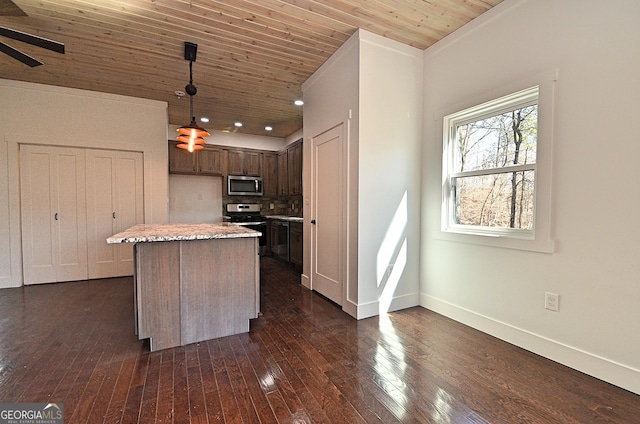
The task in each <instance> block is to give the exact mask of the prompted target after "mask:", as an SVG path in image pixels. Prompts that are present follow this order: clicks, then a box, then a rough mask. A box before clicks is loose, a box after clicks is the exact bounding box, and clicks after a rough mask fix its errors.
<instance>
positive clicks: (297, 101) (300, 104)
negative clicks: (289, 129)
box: [293, 99, 304, 106]
mask: <svg viewBox="0 0 640 424" xmlns="http://www.w3.org/2000/svg"><path fill="white" fill-rule="evenodd" d="M293 104H294V105H296V106H302V105H303V104H304V102H303V101H302V100H299V99H298V100H295V101H294V102H293Z"/></svg>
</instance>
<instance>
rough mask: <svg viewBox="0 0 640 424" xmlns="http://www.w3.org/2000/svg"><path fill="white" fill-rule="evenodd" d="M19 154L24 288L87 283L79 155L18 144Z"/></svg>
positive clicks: (82, 169) (73, 151)
mask: <svg viewBox="0 0 640 424" xmlns="http://www.w3.org/2000/svg"><path fill="white" fill-rule="evenodd" d="M20 153H21V154H20V158H21V159H20V165H21V173H20V183H21V188H20V201H21V213H22V254H23V269H24V283H25V284H36V283H50V282H55V281H73V280H84V279H86V278H87V234H86V225H85V219H86V218H85V217H86V204H85V195H84V193H85V159H84V152H83V151H82V150H80V149H72V148H61V147H50V146H31V145H22V146H21V150H20Z"/></svg>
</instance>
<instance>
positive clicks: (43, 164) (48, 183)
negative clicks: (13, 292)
mask: <svg viewBox="0 0 640 424" xmlns="http://www.w3.org/2000/svg"><path fill="white" fill-rule="evenodd" d="M20 157H21V164H20V165H21V166H20V171H21V173H20V185H21V192H20V205H21V214H22V258H23V259H22V260H23V263H24V265H23V270H24V283H25V284H33V283H42V282H51V281H56V267H55V263H56V260H55V259H54V251H53V245H54V242H53V222H54V214H55V213H56V212H55V211H54V208H53V206H52V204H51V189H52V187H53V185H54V184H55V181H54V174H53V164H52V163H51V162H52V161H53V160H54V158H52V154H51V153H50V152H47V151H38V149H37V148H36V147H35V146H22V148H21V156H20Z"/></svg>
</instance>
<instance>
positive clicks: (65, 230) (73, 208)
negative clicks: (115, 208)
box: [54, 149, 88, 281]
mask: <svg viewBox="0 0 640 424" xmlns="http://www.w3.org/2000/svg"><path fill="white" fill-rule="evenodd" d="M64 150H65V151H63V152H60V153H59V154H58V155H57V158H56V159H57V160H56V162H55V166H56V169H55V173H56V177H57V178H56V182H57V184H56V186H55V188H56V190H55V191H54V193H55V196H56V199H55V202H56V203H57V213H58V219H57V221H55V224H57V225H54V241H55V242H56V244H57V249H54V251H55V250H57V251H58V252H60V253H59V258H58V267H57V268H58V271H57V280H58V281H73V280H86V279H87V276H88V275H87V233H86V215H87V212H86V203H85V172H84V171H85V166H84V165H85V164H84V155H83V152H82V151H77V150H78V149H75V150H73V151H66V149H64Z"/></svg>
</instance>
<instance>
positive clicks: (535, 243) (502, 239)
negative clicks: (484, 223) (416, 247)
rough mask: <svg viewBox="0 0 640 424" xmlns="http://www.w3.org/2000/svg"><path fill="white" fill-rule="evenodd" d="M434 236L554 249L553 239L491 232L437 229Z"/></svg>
mask: <svg viewBox="0 0 640 424" xmlns="http://www.w3.org/2000/svg"><path fill="white" fill-rule="evenodd" d="M434 238H435V239H437V240H445V241H453V242H457V243H468V244H477V245H481V246H490V247H500V248H503V249H516V250H527V251H530V252H539V253H553V252H554V249H555V243H554V241H553V240H533V239H523V238H515V237H506V236H500V235H491V234H486V235H485V234H483V235H480V234H470V233H461V232H451V231H438V232H437V233H436V234H435V237H434Z"/></svg>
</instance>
